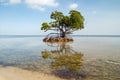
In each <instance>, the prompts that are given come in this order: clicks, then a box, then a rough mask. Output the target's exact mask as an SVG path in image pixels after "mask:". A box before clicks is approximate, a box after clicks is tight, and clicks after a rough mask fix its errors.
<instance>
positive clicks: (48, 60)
mask: <svg viewBox="0 0 120 80" xmlns="http://www.w3.org/2000/svg"><path fill="white" fill-rule="evenodd" d="M43 38H44V37H38V36H36V37H22V36H21V37H16V36H14V37H13V36H12V37H1V38H0V65H2V66H15V67H19V68H22V69H27V70H32V71H38V72H39V71H40V72H41V71H43V72H45V73H51V74H55V75H56V76H58V77H61V78H65V79H75V80H119V79H120V77H119V74H120V37H73V38H74V42H71V43H65V44H63V43H62V44H50V43H44V42H43V41H42V39H43ZM44 51H47V55H46V54H45V55H43V54H42V53H43V52H44ZM56 53H57V54H56ZM76 53H80V54H82V55H83V56H82V57H79V58H81V59H79V60H77V59H74V58H76V57H75V55H71V54H76ZM49 55H50V56H49ZM64 55H65V58H64V57H63V56H64ZM61 57H62V59H64V61H61ZM67 57H68V58H69V60H66V59H67ZM59 59H60V60H59ZM72 59H74V61H75V62H74V64H75V65H76V66H75V67H76V68H75V71H71V69H73V68H72V67H73V66H74V65H71V64H73V61H72ZM58 60H59V61H58ZM77 61H78V63H77ZM58 62H59V65H58ZM62 62H66V63H64V64H63V63H62ZM67 63H71V64H67ZM81 63H82V65H80V64H81ZM78 64H79V65H78ZM56 65H57V66H56ZM73 70H74V69H73Z"/></svg>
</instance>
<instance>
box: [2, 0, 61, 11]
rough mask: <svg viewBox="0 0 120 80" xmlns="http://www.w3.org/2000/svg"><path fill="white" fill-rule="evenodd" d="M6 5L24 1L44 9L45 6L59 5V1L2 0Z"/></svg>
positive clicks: (34, 7)
mask: <svg viewBox="0 0 120 80" xmlns="http://www.w3.org/2000/svg"><path fill="white" fill-rule="evenodd" d="M0 3H3V4H4V5H13V4H19V3H24V4H26V5H27V6H28V7H30V8H32V9H37V10H40V11H44V10H45V7H57V6H58V5H59V3H58V2H57V1H56V0H0Z"/></svg>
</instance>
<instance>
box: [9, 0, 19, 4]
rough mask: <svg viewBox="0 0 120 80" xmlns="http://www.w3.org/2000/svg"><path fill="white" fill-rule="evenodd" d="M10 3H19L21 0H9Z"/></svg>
mask: <svg viewBox="0 0 120 80" xmlns="http://www.w3.org/2000/svg"><path fill="white" fill-rule="evenodd" d="M9 3H10V4H19V3H21V0H10V2H9Z"/></svg>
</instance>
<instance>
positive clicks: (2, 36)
mask: <svg viewBox="0 0 120 80" xmlns="http://www.w3.org/2000/svg"><path fill="white" fill-rule="evenodd" d="M45 36H46V35H0V38H15V37H45ZM71 37H120V35H71Z"/></svg>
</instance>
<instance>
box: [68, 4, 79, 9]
mask: <svg viewBox="0 0 120 80" xmlns="http://www.w3.org/2000/svg"><path fill="white" fill-rule="evenodd" d="M77 7H78V4H76V3H73V4H70V5H69V8H70V9H76V8H77Z"/></svg>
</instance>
